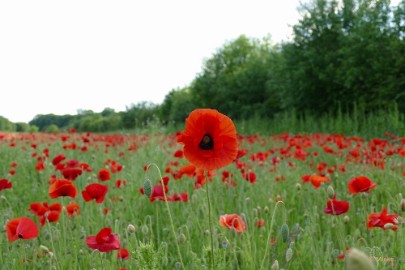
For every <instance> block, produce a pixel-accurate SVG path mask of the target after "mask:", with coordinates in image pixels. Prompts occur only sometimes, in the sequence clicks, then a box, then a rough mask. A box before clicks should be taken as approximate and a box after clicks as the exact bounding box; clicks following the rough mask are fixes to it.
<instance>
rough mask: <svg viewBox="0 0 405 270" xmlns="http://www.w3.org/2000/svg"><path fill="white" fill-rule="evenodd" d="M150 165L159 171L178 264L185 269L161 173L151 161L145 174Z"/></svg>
mask: <svg viewBox="0 0 405 270" xmlns="http://www.w3.org/2000/svg"><path fill="white" fill-rule="evenodd" d="M151 166H154V167H155V168H156V169H157V171H158V173H159V177H160V184H161V185H162V188H163V196H164V198H165V204H166V207H167V212H168V214H169V220H170V227H171V229H172V233H173V236H174V240H175V242H176V249H177V254H178V255H179V259H180V264H181V267H182V269H183V270H186V268H185V267H184V263H183V258H182V256H181V252H180V247H179V243H178V242H177V235H176V231H175V229H174V223H173V218H172V214H171V212H170V206H169V202H168V201H167V195H166V190H165V186H164V183H163V177H162V173H161V172H160V169H159V167H158V166H157V165H156V164H155V163H151V164H149V165H148V168H147V170H146V172H145V174H147V172H148V170H149V168H150V167H151Z"/></svg>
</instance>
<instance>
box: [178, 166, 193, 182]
mask: <svg viewBox="0 0 405 270" xmlns="http://www.w3.org/2000/svg"><path fill="white" fill-rule="evenodd" d="M183 175H187V176H188V177H191V178H192V177H194V176H195V175H196V167H195V165H193V164H186V165H184V166H182V167H181V168H180V169H179V171H178V172H177V176H178V179H180V178H182V177H183Z"/></svg>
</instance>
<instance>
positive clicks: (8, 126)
mask: <svg viewBox="0 0 405 270" xmlns="http://www.w3.org/2000/svg"><path fill="white" fill-rule="evenodd" d="M15 130H16V125H15V124H14V123H12V122H10V121H9V120H8V119H7V118H5V117H3V116H0V131H15Z"/></svg>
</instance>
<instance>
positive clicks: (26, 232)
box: [6, 217, 39, 242]
mask: <svg viewBox="0 0 405 270" xmlns="http://www.w3.org/2000/svg"><path fill="white" fill-rule="evenodd" d="M6 231H7V238H8V241H9V242H14V241H15V240H18V239H32V238H35V237H37V236H38V233H39V231H38V226H37V224H35V222H34V221H33V220H32V219H30V218H27V217H22V218H15V219H12V220H10V221H9V222H7V224H6Z"/></svg>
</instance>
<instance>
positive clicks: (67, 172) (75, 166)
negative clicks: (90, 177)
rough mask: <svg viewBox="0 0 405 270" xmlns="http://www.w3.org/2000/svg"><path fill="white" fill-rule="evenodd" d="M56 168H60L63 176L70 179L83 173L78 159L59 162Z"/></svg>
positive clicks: (74, 178)
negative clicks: (63, 162)
mask: <svg viewBox="0 0 405 270" xmlns="http://www.w3.org/2000/svg"><path fill="white" fill-rule="evenodd" d="M56 169H60V170H61V173H62V174H63V177H64V178H66V179H68V180H76V178H77V177H78V176H79V175H81V174H82V173H83V170H82V168H81V167H80V163H79V161H78V160H76V159H72V160H69V161H68V162H66V164H62V163H58V164H57V165H56Z"/></svg>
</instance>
